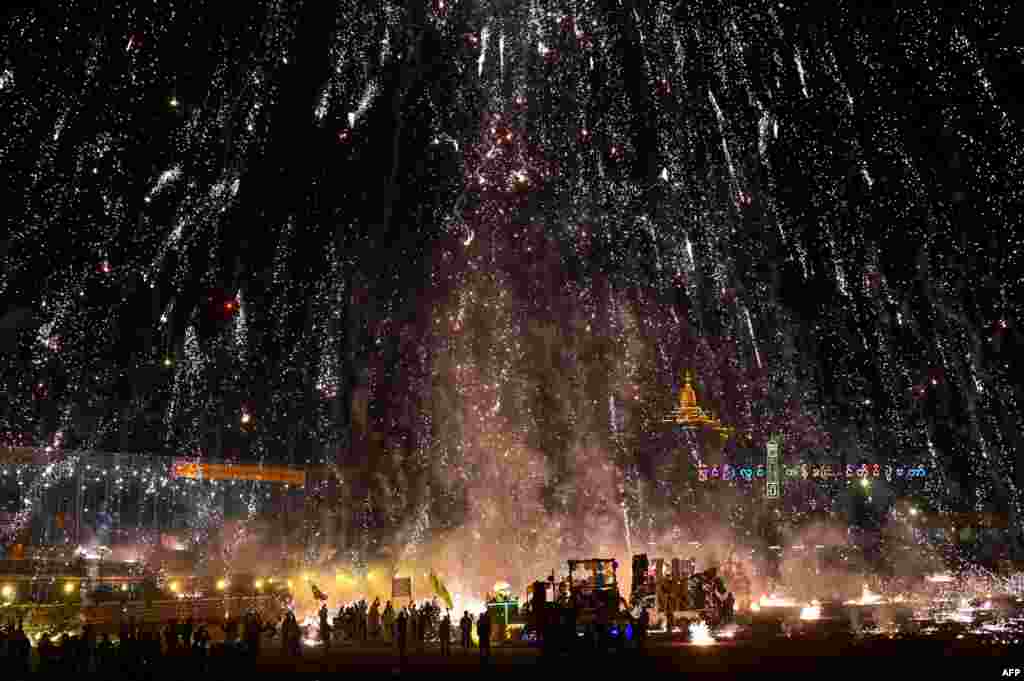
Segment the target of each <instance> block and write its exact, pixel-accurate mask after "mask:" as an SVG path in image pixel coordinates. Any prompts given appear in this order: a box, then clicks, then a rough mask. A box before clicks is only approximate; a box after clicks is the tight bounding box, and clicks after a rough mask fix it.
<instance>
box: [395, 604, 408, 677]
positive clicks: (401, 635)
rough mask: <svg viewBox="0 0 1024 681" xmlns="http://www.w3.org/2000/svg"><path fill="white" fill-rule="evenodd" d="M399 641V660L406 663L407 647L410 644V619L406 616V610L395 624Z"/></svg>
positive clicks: (400, 614) (399, 614) (399, 615)
mask: <svg viewBox="0 0 1024 681" xmlns="http://www.w3.org/2000/svg"><path fill="white" fill-rule="evenodd" d="M395 628H396V633H397V634H398V635H397V637H396V638H397V639H398V658H399V659H400V660H401V661H402V663H403V664H404V663H405V654H406V650H407V646H408V644H409V638H408V637H409V617H408V616H407V615H406V614H405V610H402V612H400V613H398V621H397V622H396V623H395Z"/></svg>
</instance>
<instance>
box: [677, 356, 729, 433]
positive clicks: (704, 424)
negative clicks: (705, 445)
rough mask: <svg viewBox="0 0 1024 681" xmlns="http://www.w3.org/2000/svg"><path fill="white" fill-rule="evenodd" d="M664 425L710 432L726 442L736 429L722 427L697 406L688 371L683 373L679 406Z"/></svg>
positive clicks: (691, 376) (716, 420)
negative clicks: (671, 424)
mask: <svg viewBox="0 0 1024 681" xmlns="http://www.w3.org/2000/svg"><path fill="white" fill-rule="evenodd" d="M662 422H663V423H673V424H675V425H677V426H682V427H683V428H685V429H687V430H709V431H714V432H716V433H718V435H719V436H720V437H721V438H722V441H723V442H725V441H726V440H728V439H729V438H730V437H732V434H733V433H734V432H735V429H734V428H732V427H730V426H725V425H722V422H721V421H720V420H718V419H717V418H715V417H714V415H712V414H711V413H709V412H706V411H704V410H703V409H702V408H701V406H700V405H699V404H697V392H696V391H695V390H694V389H693V375H692V374H691V373H690V372H689V371H686V372H684V373H683V387H682V389H681V390H680V391H679V405H678V406H677V407H676V408H675V409H673V410H672V412H670V413H669V415H668V416H666V417H665V418H664V419H662Z"/></svg>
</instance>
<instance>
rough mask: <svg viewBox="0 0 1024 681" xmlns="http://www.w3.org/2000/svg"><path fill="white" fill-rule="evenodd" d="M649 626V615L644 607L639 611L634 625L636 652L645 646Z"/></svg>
mask: <svg viewBox="0 0 1024 681" xmlns="http://www.w3.org/2000/svg"><path fill="white" fill-rule="evenodd" d="M650 626H651V614H650V613H649V612H647V608H646V607H645V608H644V609H643V610H641V611H640V617H639V618H638V619H637V623H636V647H637V649H638V650H643V649H644V648H645V647H646V646H647V630H648V629H649V628H650Z"/></svg>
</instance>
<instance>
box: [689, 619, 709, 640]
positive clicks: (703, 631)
mask: <svg viewBox="0 0 1024 681" xmlns="http://www.w3.org/2000/svg"><path fill="white" fill-rule="evenodd" d="M690 643H691V644H693V645H695V646H713V645H715V637H714V636H712V635H711V629H709V628H708V625H707V623H706V622H694V623H693V624H691V625H690Z"/></svg>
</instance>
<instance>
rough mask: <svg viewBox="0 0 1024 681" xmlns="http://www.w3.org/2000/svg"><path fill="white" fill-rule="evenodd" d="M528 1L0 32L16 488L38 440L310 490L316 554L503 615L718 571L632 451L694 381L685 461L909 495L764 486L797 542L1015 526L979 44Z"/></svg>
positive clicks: (61, 15) (675, 451)
mask: <svg viewBox="0 0 1024 681" xmlns="http://www.w3.org/2000/svg"><path fill="white" fill-rule="evenodd" d="M544 5H545V6H544V7H543V8H542V7H541V5H540V3H535V2H525V3H514V2H500V1H498V0H494V1H491V2H486V1H478V2H470V1H463V2H455V1H449V2H432V3H397V2H387V1H384V2H375V3H364V2H338V3H315V4H308V3H307V4H304V5H295V4H290V3H284V2H277V1H274V2H262V3H250V6H248V8H247V9H246V10H244V11H243V10H237V9H236V10H234V11H232V12H230V13H228V14H226V15H225V16H221V15H219V14H217V13H213V12H212V11H211V10H210V8H208V7H206V6H205V5H203V4H199V5H197V4H195V3H191V4H190V3H174V2H157V3H153V4H151V5H148V6H147V8H145V9H143V8H140V7H136V6H135V5H134V4H130V3H129V4H128V5H126V6H125V7H123V8H120V9H118V10H117V11H116V12H115V11H113V10H111V14H110V15H109V16H104V15H102V14H97V15H96V16H94V17H92V18H91V19H88V20H85V21H84V23H83V20H82V17H81V16H79V13H78V12H75V11H74V9H73V8H72V7H70V6H68V7H64V8H60V9H56V10H54V12H55V14H53V15H51V14H50V13H46V14H45V16H44V13H41V12H39V11H37V10H31V9H30V10H24V11H21V12H19V13H15V14H13V15H12V16H11V18H10V21H9V23H8V25H7V28H6V31H5V32H4V34H3V36H2V40H3V47H4V50H3V51H4V53H5V55H6V62H5V64H3V65H2V70H0V96H2V100H0V108H2V110H3V112H4V113H5V120H7V121H8V125H7V126H6V127H5V129H4V132H3V134H2V138H0V159H2V161H0V162H2V163H3V166H4V168H5V169H7V170H8V173H9V180H8V182H6V183H5V185H4V187H3V189H2V190H0V191H2V192H3V204H4V205H5V206H8V207H10V211H9V213H10V215H11V220H10V224H11V225H12V229H11V232H10V236H9V237H8V238H7V239H6V240H4V241H3V242H2V244H3V248H2V250H0V258H2V260H3V268H2V269H0V299H3V300H4V301H5V302H4V308H3V310H2V313H3V315H4V316H3V319H4V329H5V338H8V339H9V341H8V342H7V343H6V344H5V347H4V354H3V362H4V364H3V374H2V375H3V378H2V380H3V383H4V394H5V395H7V396H9V397H8V399H7V400H6V401H5V402H4V406H3V409H2V411H0V419H2V422H0V425H2V427H3V428H4V429H5V430H7V431H9V432H11V433H29V434H30V435H31V437H32V439H33V442H34V443H35V444H36V445H39V444H43V445H44V446H46V445H48V446H50V447H52V448H53V449H52V451H51V452H48V453H50V454H52V457H53V463H52V466H53V468H50V469H47V473H46V474H45V475H44V476H42V477H40V478H38V479H37V481H36V482H35V483H33V484H37V485H43V486H45V485H47V484H50V483H48V482H47V480H49V479H50V478H53V477H54V476H57V475H58V474H59V472H60V467H61V466H63V465H64V462H65V461H67V460H68V458H69V457H72V456H74V455H73V454H69V453H65V452H64V451H63V450H65V449H66V450H68V452H71V451H78V450H82V449H93V448H95V449H100V450H107V451H120V450H124V449H130V450H133V451H153V452H172V451H173V452H176V453H179V454H181V453H185V454H187V455H189V456H192V455H194V454H195V453H197V452H199V453H211V454H214V455H217V456H229V457H238V458H242V459H248V460H255V461H285V462H298V463H319V464H327V465H330V466H332V470H333V471H334V472H335V478H336V481H337V482H338V486H339V488H340V490H341V491H340V492H339V496H338V497H337V499H336V500H337V502H338V505H339V506H340V507H343V508H345V509H349V510H346V511H344V512H343V513H345V514H348V515H347V516H346V519H345V521H344V522H338V523H335V524H334V525H331V524H330V523H326V522H324V521H323V518H326V517H328V515H327V512H325V513H324V514H323V515H322V518H321V519H318V520H317V521H315V522H316V527H314V528H312V529H311V530H310V534H311V536H315V537H317V538H318V539H317V541H318V542H319V543H320V544H323V545H328V546H333V547H335V548H336V549H338V550H341V551H342V552H343V553H344V555H346V556H348V557H350V558H351V562H352V563H353V564H355V565H365V564H367V562H368V561H370V560H380V559H381V557H382V556H390V557H391V562H392V564H393V565H398V564H401V563H403V562H421V563H424V562H435V563H438V564H440V565H441V566H443V567H444V569H445V570H446V574H447V575H449V577H450V578H451V579H457V580H459V581H460V582H464V588H465V589H475V590H479V589H482V588H487V587H486V585H487V584H489V583H491V582H493V581H494V580H495V579H497V578H508V579H510V580H516V581H517V582H519V583H522V581H523V580H527V579H530V578H533V577H536V576H539V575H540V574H543V573H545V572H546V571H547V570H548V569H550V567H552V566H553V564H554V563H557V562H560V561H561V560H563V559H564V558H565V557H567V556H569V555H574V554H575V555H580V554H582V553H593V554H598V553H613V554H615V555H619V556H622V555H625V553H626V550H627V545H632V544H633V543H637V544H639V543H641V542H648V543H658V542H680V541H688V540H696V539H699V540H708V539H709V537H710V538H713V537H717V536H719V535H731V536H732V537H733V538H734V539H735V538H736V537H738V540H739V541H741V542H742V541H748V540H749V539H750V537H751V532H752V528H753V526H754V525H755V524H756V522H757V519H756V518H755V517H754V516H755V515H756V514H755V513H754V509H753V504H752V503H750V501H751V500H750V498H749V497H750V496H751V493H750V492H745V491H743V490H742V489H741V488H740V487H737V486H732V487H729V488H727V489H720V490H716V491H714V492H711V491H708V490H707V489H702V488H700V486H699V485H694V484H693V482H694V477H695V474H694V472H693V468H694V466H695V464H696V463H698V462H701V461H704V460H706V459H707V458H708V457H707V456H706V455H707V453H708V451H709V445H708V443H707V442H706V441H704V440H702V439H701V437H700V434H699V433H690V432H685V433H684V432H674V431H672V432H669V431H667V430H666V429H665V428H664V427H662V424H661V423H660V422H661V418H662V416H663V415H664V414H665V413H667V412H669V411H670V409H671V408H672V404H673V401H674V399H675V397H674V396H675V393H676V391H678V389H679V388H680V387H681V386H680V383H679V382H680V375H681V373H682V371H683V370H684V369H691V370H695V371H696V373H697V376H698V379H697V386H696V387H697V390H698V393H699V395H700V396H701V401H702V403H703V404H705V405H706V406H708V407H710V408H711V410H712V411H714V413H716V414H717V415H718V416H719V417H720V418H721V419H722V420H723V421H724V422H726V423H728V424H729V425H730V426H731V427H733V428H734V429H735V433H736V435H735V436H734V437H733V438H732V439H731V440H730V441H729V442H727V443H726V444H725V445H724V447H721V448H719V450H718V451H715V452H714V454H715V455H716V456H720V457H724V458H725V459H732V460H737V461H739V460H744V459H751V458H752V457H757V456H760V452H763V448H764V445H765V442H766V441H767V438H768V437H769V436H770V435H772V434H775V433H778V434H781V435H783V436H784V442H785V450H784V451H785V453H786V455H794V456H795V457H796V458H799V459H800V460H811V461H829V462H835V463H836V464H838V465H844V466H845V465H847V464H848V463H853V464H856V465H860V464H862V463H880V464H883V465H884V464H887V463H890V462H894V463H897V464H898V465H908V466H909V465H917V462H919V461H921V460H924V461H927V462H928V465H929V466H930V467H931V468H932V469H933V470H934V471H935V474H934V475H929V476H928V477H927V478H926V479H925V480H924V482H923V483H922V484H921V485H918V486H917V487H913V488H906V489H899V488H897V486H894V485H886V484H884V483H879V482H876V483H874V486H873V488H871V489H870V491H862V490H859V489H857V488H856V487H849V486H846V485H842V484H840V483H838V482H836V483H835V484H833V486H832V487H827V486H821V485H810V484H807V485H799V484H796V485H792V486H789V488H788V491H787V493H786V495H785V498H784V499H783V501H782V504H781V506H780V508H781V509H782V510H784V512H785V516H786V517H787V518H791V519H793V520H794V522H796V523H797V524H799V523H800V522H801V520H802V519H806V518H808V517H810V516H811V515H813V514H814V513H815V512H817V513H828V512H838V511H846V512H847V513H848V514H849V515H850V516H851V517H861V518H874V519H875V520H874V521H872V522H874V524H875V525H882V526H885V525H886V524H887V523H888V524H892V521H890V520H887V517H888V516H886V514H885V513H884V512H883V511H884V510H885V509H884V508H882V510H879V509H880V508H881V507H889V506H893V504H894V503H895V496H896V495H897V493H899V494H911V495H913V496H914V497H915V498H914V500H913V503H914V504H915V508H920V509H922V512H927V513H929V514H934V513H939V512H944V511H948V510H961V511H990V510H998V511H1001V512H1005V513H1008V514H1009V515H1010V517H1011V522H1010V526H1011V527H1017V528H1019V527H1020V523H1019V518H1020V511H1021V501H1022V499H1021V494H1020V490H1019V487H1018V481H1020V480H1021V474H1020V470H1019V469H1018V467H1019V464H1018V462H1017V461H1016V459H1015V452H1016V451H1019V448H1020V440H1019V435H1018V433H1019V428H1020V415H1021V411H1020V408H1019V405H1018V401H1019V394H1020V387H1019V385H1018V382H1016V381H1015V379H1014V378H1013V377H1014V376H1015V375H1019V367H1017V365H1016V364H1015V362H1016V361H1017V360H1016V357H1017V356H1018V353H1015V352H1014V348H1015V347H1016V344H1017V342H1018V338H1019V336H1018V331H1017V328H1016V319H1017V316H1018V312H1019V301H1020V286H1021V280H1020V278H1019V276H1018V275H1017V274H1014V273H1015V272H1017V271H1019V263H1018V264H1016V265H1015V264H1014V263H1016V261H1017V260H1019V258H1020V253H1021V243H1020V241H1019V236H1017V234H1018V233H1019V232H1018V231H1016V230H1015V224H1016V223H1015V221H1016V220H1017V219H1018V217H1017V215H1016V212H1015V208H1013V207H1014V206H1016V205H1018V204H1019V203H1020V199H1021V197H1020V187H1021V186H1024V184H1022V182H1021V180H1022V155H1021V153H1022V152H1021V149H1024V144H1021V139H1020V132H1019V120H1020V116H1019V111H1015V110H1013V109H1012V108H1010V107H1011V103H1012V99H1011V98H1010V97H1008V95H1007V93H1008V92H1010V91H1011V87H1012V85H1011V83H1010V82H1009V81H1008V80H1000V79H998V78H997V74H998V73H1000V72H1002V71H1003V70H1004V69H1003V68H1002V65H1005V64H1007V63H1008V61H1007V60H1010V61H1013V60H1017V61H1019V55H1015V54H1011V53H1010V52H1007V51H1006V49H1005V48H1003V47H1001V45H1005V44H1007V42H1006V41H1005V40H1003V39H1002V33H1001V32H1002V31H1004V30H1007V29H1006V27H1007V26H1009V25H1010V24H1009V23H1008V21H1009V20H1008V18H1007V15H1006V14H1004V13H1001V12H1000V10H998V9H992V10H990V11H989V10H986V11H985V12H977V13H963V14H955V15H950V16H946V15H940V14H939V13H937V12H936V11H934V10H931V9H927V8H918V9H914V10H900V11H897V12H895V13H893V15H892V16H891V17H884V18H881V17H880V18H876V19H873V20H872V21H871V22H864V21H861V19H860V17H861V16H862V13H861V12H859V11H858V10H856V9H855V8H852V6H850V5H848V4H847V3H842V2H841V3H838V4H837V3H833V4H832V5H830V9H829V10H828V12H827V13H822V14H821V15H820V16H819V15H815V16H809V15H807V14H806V12H805V11H804V10H797V9H795V8H789V7H788V6H786V5H784V4H778V3H767V2H753V3H750V2H747V3H720V2H696V3H686V4H685V7H684V6H682V5H680V6H678V7H673V6H670V5H667V4H664V3H649V4H645V5H643V7H641V6H639V5H637V6H636V7H635V8H633V9H631V10H628V11H627V10H623V9H622V8H621V7H619V6H618V5H616V4H614V3H601V2H596V1H588V0H578V1H575V2H571V1H568V0H566V1H564V2H554V3H545V4H544ZM213 16H217V17H218V19H217V20H213V19H209V18H210V17H213ZM200 18H206V19H209V20H206V19H204V20H200ZM891 27H896V28H895V29H892V30H890V28H891ZM1014 63H1016V62H1014ZM1005 70H1006V71H1008V72H1009V71H1010V69H1005ZM925 111H931V112H934V113H933V114H929V115H928V116H926V115H925V114H924V113H922V112H925ZM979 131H984V132H983V133H979ZM967 224H970V225H973V228H972V229H971V230H970V231H967V230H965V229H964V227H963V226H964V225H967ZM710 449H714V448H713V447H712V448H710ZM154 489H155V488H154ZM154 493H155V492H154ZM327 494H328V491H327V489H326V488H324V487H317V488H316V489H314V490H312V495H313V496H314V497H316V498H318V499H322V498H327V497H326V495H327ZM24 498H25V499H29V500H31V499H32V495H31V494H29V495H25V497H24ZM712 500H713V501H714V502H715V504H714V505H711V504H710V503H709V502H711V501H712ZM729 502H732V503H731V507H732V508H733V511H732V512H731V513H730V514H728V517H726V514H723V513H721V512H720V509H721V508H723V506H722V504H723V503H729ZM256 505H257V501H256V499H255V495H253V497H252V500H251V501H249V502H248V508H249V511H248V517H250V518H251V517H252V516H253V514H255V512H256ZM207 506H209V508H206V507H204V510H202V512H201V513H200V514H199V518H198V520H197V521H196V528H195V532H196V534H197V536H202V535H206V534H208V533H209V527H210V526H211V524H212V525H216V524H217V523H218V522H220V521H219V520H218V518H217V512H216V510H215V508H214V506H213V504H212V503H210V504H207ZM14 510H15V511H16V512H17V513H19V514H20V515H19V516H18V517H19V521H18V523H16V525H18V524H23V522H24V520H25V519H26V518H28V517H29V516H30V515H31V513H32V512H33V511H32V508H31V506H30V505H27V504H26V505H23V506H21V507H19V508H17V509H14ZM879 518H881V520H879ZM702 528H703V529H702ZM709 528H710V530H709ZM794 531H795V530H794ZM755 533H756V532H755ZM245 536H246V535H245V530H244V528H243V529H240V530H238V532H237V533H235V534H234V535H233V536H232V537H229V538H228V539H227V540H226V544H225V546H226V548H225V552H226V554H225V560H229V561H230V560H231V555H232V554H233V552H235V551H236V549H237V545H238V544H239V543H240V542H241V541H242V540H243V538H244V537H245ZM1012 538H1013V539H1014V541H1018V540H1019V539H1020V537H1019V532H1017V533H1015V534H1014V536H1013V537H1012ZM934 539H936V536H935V534H934V533H931V534H929V533H925V532H920V533H918V534H916V535H915V536H914V541H917V542H919V543H920V542H926V541H931V540H934ZM982 539H983V538H982V537H978V536H976V537H974V538H973V539H972V540H971V541H963V542H958V544H957V547H958V548H957V550H956V551H953V552H947V555H946V556H945V557H946V559H947V560H950V559H951V560H954V561H959V560H960V559H968V558H975V557H977V555H978V552H979V551H981V550H982V549H983V548H984V545H985V543H986V542H984V541H982ZM988 543H989V544H991V543H993V542H991V538H989V541H988ZM996 543H998V542H996ZM1014 546H1015V550H1017V549H1019V544H1014ZM496 547H500V548H498V549H497V550H496ZM308 558H309V559H310V560H312V559H313V554H310V556H308ZM465 564H472V565H474V566H476V567H475V570H474V572H475V574H473V575H470V574H463V573H461V572H460V571H459V569H458V568H457V565H465ZM958 567H960V566H958Z"/></svg>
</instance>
